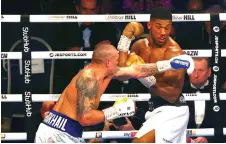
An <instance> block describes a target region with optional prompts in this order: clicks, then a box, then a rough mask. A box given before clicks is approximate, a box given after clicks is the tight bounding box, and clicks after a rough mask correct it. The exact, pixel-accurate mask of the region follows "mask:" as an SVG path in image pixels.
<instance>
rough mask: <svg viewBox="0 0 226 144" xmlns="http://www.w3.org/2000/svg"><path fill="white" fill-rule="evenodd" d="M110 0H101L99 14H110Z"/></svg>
mask: <svg viewBox="0 0 226 144" xmlns="http://www.w3.org/2000/svg"><path fill="white" fill-rule="evenodd" d="M112 9H113V7H112V0H103V1H102V2H101V4H100V13H101V14H112Z"/></svg>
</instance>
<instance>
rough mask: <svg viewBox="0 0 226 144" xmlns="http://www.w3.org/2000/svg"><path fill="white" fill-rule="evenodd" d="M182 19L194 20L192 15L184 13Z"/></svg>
mask: <svg viewBox="0 0 226 144" xmlns="http://www.w3.org/2000/svg"><path fill="white" fill-rule="evenodd" d="M184 20H195V17H194V15H184Z"/></svg>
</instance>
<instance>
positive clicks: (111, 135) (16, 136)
mask: <svg viewBox="0 0 226 144" xmlns="http://www.w3.org/2000/svg"><path fill="white" fill-rule="evenodd" d="M136 132H137V131H89V132H83V135H82V138H84V139H93V138H102V139H125V138H134V136H135V134H136ZM223 132H224V135H226V128H223ZM97 135H99V136H101V137H97ZM187 136H189V137H195V136H214V129H213V128H202V129H187ZM1 140H3V141H7V140H8V141H9V140H27V133H25V132H21V133H1Z"/></svg>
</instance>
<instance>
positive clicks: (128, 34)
mask: <svg viewBox="0 0 226 144" xmlns="http://www.w3.org/2000/svg"><path fill="white" fill-rule="evenodd" d="M143 33H144V27H143V25H142V24H141V23H138V22H130V23H129V24H127V25H126V27H125V28H124V30H123V32H122V35H121V37H120V40H119V42H118V46H117V49H118V51H121V52H127V51H129V47H130V44H131V41H132V40H133V39H134V38H135V37H140V36H141V35H143Z"/></svg>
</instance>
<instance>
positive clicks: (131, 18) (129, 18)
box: [125, 15, 136, 20]
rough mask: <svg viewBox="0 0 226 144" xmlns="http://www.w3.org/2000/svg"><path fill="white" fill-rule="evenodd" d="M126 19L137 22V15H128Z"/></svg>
mask: <svg viewBox="0 0 226 144" xmlns="http://www.w3.org/2000/svg"><path fill="white" fill-rule="evenodd" d="M125 19H126V20H136V16H135V15H126V16H125Z"/></svg>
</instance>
